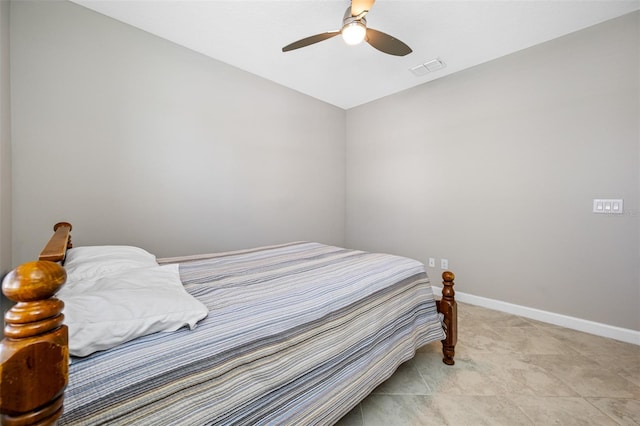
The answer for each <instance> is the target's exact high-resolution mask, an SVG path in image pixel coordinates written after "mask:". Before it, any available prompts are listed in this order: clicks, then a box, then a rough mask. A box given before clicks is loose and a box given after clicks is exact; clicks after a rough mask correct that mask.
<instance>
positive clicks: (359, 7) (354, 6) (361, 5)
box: [351, 0, 376, 16]
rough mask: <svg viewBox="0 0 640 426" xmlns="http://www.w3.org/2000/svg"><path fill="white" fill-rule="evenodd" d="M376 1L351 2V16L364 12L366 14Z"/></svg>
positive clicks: (361, 0) (352, 0)
mask: <svg viewBox="0 0 640 426" xmlns="http://www.w3.org/2000/svg"><path fill="white" fill-rule="evenodd" d="M375 1H376V0H351V16H358V15H360V14H361V13H362V12H364V11H365V10H366V11H367V12H368V11H370V10H371V8H372V7H373V3H375Z"/></svg>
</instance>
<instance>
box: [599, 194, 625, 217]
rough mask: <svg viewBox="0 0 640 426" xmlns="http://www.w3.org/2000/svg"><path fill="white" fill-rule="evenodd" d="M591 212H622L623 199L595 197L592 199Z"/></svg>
mask: <svg viewBox="0 0 640 426" xmlns="http://www.w3.org/2000/svg"><path fill="white" fill-rule="evenodd" d="M593 212H594V213H602V214H622V213H624V200H622V199H621V198H616V199H611V198H607V199H604V198H596V199H594V200H593Z"/></svg>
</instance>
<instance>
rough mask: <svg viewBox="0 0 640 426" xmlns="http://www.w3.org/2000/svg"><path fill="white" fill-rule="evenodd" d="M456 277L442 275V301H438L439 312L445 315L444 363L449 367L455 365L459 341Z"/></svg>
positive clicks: (449, 273)
mask: <svg viewBox="0 0 640 426" xmlns="http://www.w3.org/2000/svg"><path fill="white" fill-rule="evenodd" d="M455 278H456V276H455V275H454V274H453V272H450V271H445V272H443V273H442V285H443V287H442V299H441V300H439V301H438V311H440V313H442V314H443V315H444V325H445V328H446V332H447V336H446V337H445V339H444V340H443V341H442V354H443V355H444V358H442V362H444V363H445V364H447V365H453V364H455V361H454V360H453V357H454V355H455V347H456V342H457V341H458V305H457V303H456V299H455V294H456V292H455V291H454V290H453V284H454V283H453V280H454V279H455Z"/></svg>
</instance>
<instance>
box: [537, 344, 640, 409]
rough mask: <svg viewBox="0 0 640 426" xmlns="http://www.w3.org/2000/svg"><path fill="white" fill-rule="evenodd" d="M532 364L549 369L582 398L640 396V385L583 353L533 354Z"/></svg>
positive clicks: (637, 397) (638, 397) (636, 397)
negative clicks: (567, 354)
mask: <svg viewBox="0 0 640 426" xmlns="http://www.w3.org/2000/svg"><path fill="white" fill-rule="evenodd" d="M530 359H531V362H532V364H534V365H536V366H538V367H540V368H542V369H544V370H546V371H548V372H550V373H551V374H553V375H554V376H556V377H557V378H559V379H560V380H562V381H563V382H564V383H566V384H567V385H569V386H570V387H571V388H572V389H573V390H575V391H576V392H578V394H580V396H583V397H602V398H635V399H640V386H638V385H636V384H635V383H633V382H631V381H629V380H627V379H625V378H624V377H622V376H621V375H619V374H617V373H615V372H613V371H610V370H608V369H606V368H603V367H602V366H600V364H598V363H597V362H595V361H592V360H591V359H589V358H588V357H585V356H582V355H572V356H561V355H531V357H530Z"/></svg>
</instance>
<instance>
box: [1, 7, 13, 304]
mask: <svg viewBox="0 0 640 426" xmlns="http://www.w3.org/2000/svg"><path fill="white" fill-rule="evenodd" d="M9 13H10V3H9V2H8V1H3V0H0V279H2V277H3V276H4V275H5V274H6V273H7V272H8V271H9V270H10V269H11V267H12V262H11V100H10V99H11V98H10V92H11V90H10V81H11V80H10V78H9ZM0 301H1V302H2V303H1V307H2V312H4V311H5V309H6V299H5V298H4V296H2V297H0Z"/></svg>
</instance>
